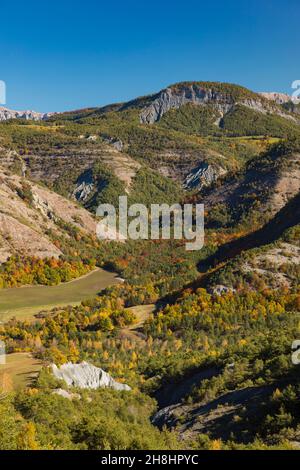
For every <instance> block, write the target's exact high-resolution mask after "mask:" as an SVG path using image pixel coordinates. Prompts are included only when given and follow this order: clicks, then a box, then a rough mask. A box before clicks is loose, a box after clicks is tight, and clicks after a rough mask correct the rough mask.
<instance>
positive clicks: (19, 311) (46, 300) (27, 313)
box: [0, 269, 119, 322]
mask: <svg viewBox="0 0 300 470" xmlns="http://www.w3.org/2000/svg"><path fill="white" fill-rule="evenodd" d="M118 282H119V281H118V279H117V277H116V274H114V273H111V272H108V271H104V270H103V269H97V270H95V271H93V272H91V273H89V274H87V275H85V276H83V277H81V278H79V279H75V280H74V281H71V282H67V283H64V284H60V285H58V286H26V287H16V288H12V289H2V290H0V321H1V322H5V321H7V320H9V319H10V318H12V317H17V318H18V319H23V320H24V319H27V318H28V319H30V318H32V317H33V315H35V314H37V313H38V312H40V311H41V310H49V309H51V308H54V307H63V306H66V305H78V304H79V303H80V302H81V301H82V300H85V299H88V298H89V297H93V296H95V295H96V294H97V293H99V292H100V291H101V290H102V289H105V288H106V287H108V286H110V285H113V284H117V283H118Z"/></svg>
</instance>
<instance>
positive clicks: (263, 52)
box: [0, 0, 300, 111]
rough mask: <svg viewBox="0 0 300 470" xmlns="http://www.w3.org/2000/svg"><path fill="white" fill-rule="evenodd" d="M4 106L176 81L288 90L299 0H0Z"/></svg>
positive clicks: (119, 97)
mask: <svg viewBox="0 0 300 470" xmlns="http://www.w3.org/2000/svg"><path fill="white" fill-rule="evenodd" d="M1 3H2V4H1V10H0V12H1V28H0V57H1V62H0V80H5V82H6V84H7V106H8V107H11V108H14V109H24V108H26V109H35V110H38V111H63V110H67V109H76V108H81V107H85V106H100V105H104V104H107V103H111V102H118V101H125V100H128V99H131V98H134V97H136V96H140V95H145V94H148V93H152V92H156V91H158V90H160V89H161V88H163V87H165V86H167V85H169V84H171V83H175V82H177V81H182V80H212V81H227V82H233V83H239V84H242V85H244V86H247V87H249V88H251V89H254V90H256V91H261V90H263V91H274V90H276V91H283V92H288V93H291V88H290V86H291V83H292V81H293V80H296V79H300V60H299V52H298V49H299V45H300V28H299V17H300V15H299V14H300V2H299V0H285V1H283V0H261V1H258V0H252V1H247V0H240V1H237V0H226V1H225V0H224V1H219V0H215V1H213V0H210V1H209V0H206V1H200V0H198V1H195V0H191V1H190V0H182V1H179V0H173V1H169V0H165V1H164V0H161V1H157V0H152V1H151V2H150V1H149V2H143V1H142V0H140V1H136V0H127V1H126V0H124V1H119V0H117V1H116V0H115V1H114V0H111V1H110V2H109V1H105V2H104V1H102V0H98V1H93V0H84V1H83V0H81V1H77V0H72V1H69V0H60V1H57V0H52V1H45V2H42V1H40V0H39V1H35V0H27V1H18V0H15V1H14V2H5V3H3V2H1Z"/></svg>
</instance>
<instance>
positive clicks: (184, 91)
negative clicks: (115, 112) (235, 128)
mask: <svg viewBox="0 0 300 470" xmlns="http://www.w3.org/2000/svg"><path fill="white" fill-rule="evenodd" d="M188 103H192V104H195V105H206V104H211V105H213V106H214V107H215V109H216V110H217V111H218V112H219V113H220V116H221V117H222V116H223V115H224V114H226V113H228V112H229V111H230V110H231V109H232V107H233V106H234V105H236V104H243V105H244V106H247V107H249V108H251V109H254V110H255V111H258V112H261V113H264V114H266V113H267V112H274V113H277V114H280V115H282V114H284V113H282V112H281V111H280V110H279V109H277V108H276V107H275V106H272V104H271V103H268V102H267V101H266V100H265V99H264V97H261V96H260V95H258V94H255V93H253V94H251V95H250V94H249V96H246V95H245V96H244V97H243V96H241V97H236V96H234V95H232V94H230V93H227V92H222V91H216V90H215V89H214V88H213V87H212V88H207V87H205V88H204V87H203V86H201V85H197V84H196V83H193V84H186V85H182V86H180V87H170V88H166V89H165V90H162V91H161V92H160V93H159V94H158V95H157V96H156V98H155V99H154V100H153V101H152V102H151V103H150V104H149V105H147V106H146V107H145V108H144V109H143V110H142V112H141V114H140V122H141V123H142V124H153V123H154V122H157V121H159V120H160V119H161V117H162V116H163V115H164V114H165V113H167V112H168V111H169V110H170V109H178V108H180V107H181V106H184V105H186V104H188ZM285 117H287V115H285Z"/></svg>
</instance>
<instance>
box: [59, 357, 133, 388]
mask: <svg viewBox="0 0 300 470" xmlns="http://www.w3.org/2000/svg"><path fill="white" fill-rule="evenodd" d="M51 368H52V372H53V375H54V376H55V377H56V378H57V379H60V380H63V381H64V382H66V384H67V385H69V386H72V387H78V388H87V389H93V390H95V389H97V388H112V389H113V390H119V391H122V390H131V388H130V387H129V385H126V384H121V383H119V382H116V381H115V380H114V379H113V378H112V377H111V376H110V375H109V374H108V373H107V372H105V371H104V370H102V369H100V368H99V367H95V366H93V365H92V364H89V363H88V362H81V363H80V364H73V363H72V362H67V363H66V364H63V365H62V366H60V367H57V366H56V365H55V364H52V365H51Z"/></svg>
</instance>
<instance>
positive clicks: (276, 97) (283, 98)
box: [259, 92, 300, 104]
mask: <svg viewBox="0 0 300 470" xmlns="http://www.w3.org/2000/svg"><path fill="white" fill-rule="evenodd" d="M259 94H260V95H261V96H263V97H264V98H266V99H267V100H269V101H275V103H277V104H285V103H289V102H290V101H292V102H293V103H295V104H297V103H300V99H299V98H295V97H293V96H290V95H288V94H286V93H276V92H271V93H259Z"/></svg>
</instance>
